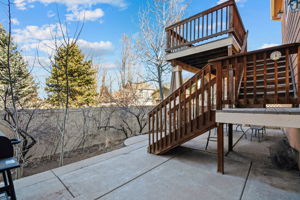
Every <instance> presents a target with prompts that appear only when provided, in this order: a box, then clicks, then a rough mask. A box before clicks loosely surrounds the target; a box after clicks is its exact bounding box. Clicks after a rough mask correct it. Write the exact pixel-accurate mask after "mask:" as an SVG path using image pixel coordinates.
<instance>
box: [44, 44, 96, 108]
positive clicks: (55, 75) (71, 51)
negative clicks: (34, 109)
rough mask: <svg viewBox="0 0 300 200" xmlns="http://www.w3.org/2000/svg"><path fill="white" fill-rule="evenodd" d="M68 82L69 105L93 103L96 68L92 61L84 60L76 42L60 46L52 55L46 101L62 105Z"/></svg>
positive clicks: (79, 105)
mask: <svg viewBox="0 0 300 200" xmlns="http://www.w3.org/2000/svg"><path fill="white" fill-rule="evenodd" d="M67 77H68V82H69V88H68V90H69V106H70V107H81V106H85V105H87V106H91V105H94V104H95V100H96V96H97V92H96V88H97V84H96V70H95V69H94V68H93V67H92V61H91V60H88V61H85V60H84V55H83V54H82V53H81V51H80V50H79V48H78V46H77V45H76V44H74V43H73V44H70V45H68V46H61V47H59V48H58V50H57V52H56V55H55V56H54V62H53V65H52V70H51V75H50V77H49V78H47V79H46V88H45V90H46V92H47V94H48V102H49V103H50V104H51V105H53V106H56V107H59V106H62V105H64V102H66V95H67V88H66V87H67V84H66V82H67Z"/></svg>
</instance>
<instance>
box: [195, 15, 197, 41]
mask: <svg viewBox="0 0 300 200" xmlns="http://www.w3.org/2000/svg"><path fill="white" fill-rule="evenodd" d="M196 20H197V19H195V20H194V40H196V27H197V25H196Z"/></svg>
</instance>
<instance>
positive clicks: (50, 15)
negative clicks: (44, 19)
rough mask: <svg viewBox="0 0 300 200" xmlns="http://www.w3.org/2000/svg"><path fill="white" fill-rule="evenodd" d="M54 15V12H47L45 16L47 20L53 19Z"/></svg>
mask: <svg viewBox="0 0 300 200" xmlns="http://www.w3.org/2000/svg"><path fill="white" fill-rule="evenodd" d="M55 15H56V14H55V12H53V10H49V11H48V13H47V16H48V17H49V18H52V17H54V16H55Z"/></svg>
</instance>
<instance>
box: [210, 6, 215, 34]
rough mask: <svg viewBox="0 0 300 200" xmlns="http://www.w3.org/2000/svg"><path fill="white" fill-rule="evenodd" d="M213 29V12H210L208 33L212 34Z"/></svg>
mask: <svg viewBox="0 0 300 200" xmlns="http://www.w3.org/2000/svg"><path fill="white" fill-rule="evenodd" d="M213 29H214V12H212V13H210V34H211V35H212V34H213Z"/></svg>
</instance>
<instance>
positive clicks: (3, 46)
mask: <svg viewBox="0 0 300 200" xmlns="http://www.w3.org/2000/svg"><path fill="white" fill-rule="evenodd" d="M7 51H8V33H7V32H6V31H5V30H4V28H3V27H2V25H1V24H0V69H1V70H0V96H1V100H4V99H5V98H6V100H7V101H9V99H10V97H11V94H10V90H8V88H9V83H10V81H12V83H13V87H14V98H15V100H16V102H17V104H18V106H23V107H31V106H34V105H35V104H36V102H37V100H38V97H37V96H38V95H37V88H38V87H37V85H36V84H35V82H34V80H33V77H32V76H31V74H30V73H29V70H28V64H27V62H25V60H24V59H23V57H22V55H21V53H20V52H19V51H18V48H17V45H16V44H14V43H13V42H11V45H10V56H11V58H10V66H11V74H12V80H9V76H8V69H7ZM1 106H2V105H1Z"/></svg>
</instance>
